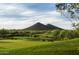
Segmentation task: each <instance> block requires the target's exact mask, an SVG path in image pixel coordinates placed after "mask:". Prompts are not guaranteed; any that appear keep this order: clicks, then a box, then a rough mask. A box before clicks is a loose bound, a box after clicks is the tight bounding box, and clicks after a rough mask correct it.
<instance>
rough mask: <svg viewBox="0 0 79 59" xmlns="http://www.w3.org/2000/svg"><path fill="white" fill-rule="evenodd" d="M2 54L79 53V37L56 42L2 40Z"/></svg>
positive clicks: (0, 44)
mask: <svg viewBox="0 0 79 59" xmlns="http://www.w3.org/2000/svg"><path fill="white" fill-rule="evenodd" d="M0 54H8V55H79V38H76V39H72V40H64V41H54V42H42V41H27V40H1V41H0Z"/></svg>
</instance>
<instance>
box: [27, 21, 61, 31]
mask: <svg viewBox="0 0 79 59" xmlns="http://www.w3.org/2000/svg"><path fill="white" fill-rule="evenodd" d="M26 29H27V30H51V29H60V28H58V27H56V26H53V25H51V24H47V25H44V24H42V23H40V22H37V23H36V24H34V25H32V26H30V27H28V28H26Z"/></svg>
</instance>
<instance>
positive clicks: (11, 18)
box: [0, 3, 71, 29]
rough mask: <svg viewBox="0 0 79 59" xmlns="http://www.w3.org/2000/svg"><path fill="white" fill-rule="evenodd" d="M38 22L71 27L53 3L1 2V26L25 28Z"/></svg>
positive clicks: (66, 27)
mask: <svg viewBox="0 0 79 59" xmlns="http://www.w3.org/2000/svg"><path fill="white" fill-rule="evenodd" d="M37 22H41V23H43V24H48V23H50V24H52V25H56V26H58V27H61V28H65V29H71V25H70V22H69V21H67V19H66V18H64V17H62V16H61V14H60V13H58V12H57V11H56V8H55V4H53V3H16V4H14V3H4V4H3V3H0V28H5V29H23V28H27V27H29V26H31V25H33V24H35V23H37Z"/></svg>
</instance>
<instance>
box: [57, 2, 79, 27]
mask: <svg viewBox="0 0 79 59" xmlns="http://www.w3.org/2000/svg"><path fill="white" fill-rule="evenodd" d="M56 9H57V11H58V12H60V13H61V15H62V16H64V17H66V18H67V19H68V20H69V21H70V22H71V24H72V26H73V27H74V28H75V29H79V3H57V4H56Z"/></svg>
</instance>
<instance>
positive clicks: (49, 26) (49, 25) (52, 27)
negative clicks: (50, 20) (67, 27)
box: [46, 24, 62, 29]
mask: <svg viewBox="0 0 79 59" xmlns="http://www.w3.org/2000/svg"><path fill="white" fill-rule="evenodd" d="M46 26H47V27H48V28H50V29H62V28H59V27H57V26H54V25H51V24H47V25H46Z"/></svg>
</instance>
